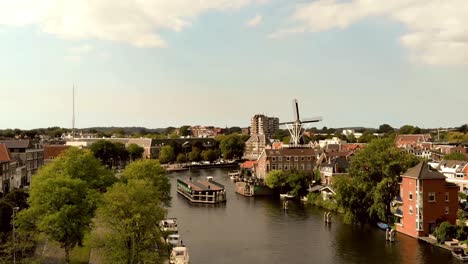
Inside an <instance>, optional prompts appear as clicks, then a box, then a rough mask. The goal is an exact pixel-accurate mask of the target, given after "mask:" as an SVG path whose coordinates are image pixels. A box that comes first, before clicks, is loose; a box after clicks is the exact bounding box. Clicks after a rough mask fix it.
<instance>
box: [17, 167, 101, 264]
mask: <svg viewBox="0 0 468 264" xmlns="http://www.w3.org/2000/svg"><path fill="white" fill-rule="evenodd" d="M97 201H98V192H97V191H96V190H93V189H90V188H89V187H88V184H87V183H86V182H85V181H83V180H81V179H78V178H72V177H70V176H69V175H66V174H64V173H61V172H57V173H56V174H55V175H49V174H45V173H44V171H43V170H41V171H40V172H39V173H38V174H37V175H35V176H34V177H33V179H32V182H31V190H30V199H29V205H30V207H29V208H28V209H26V210H24V211H21V212H20V213H19V214H18V218H22V217H27V218H29V220H32V219H34V220H33V222H34V223H35V226H36V227H37V229H38V230H39V231H40V232H43V233H45V234H46V235H47V236H48V237H49V238H50V239H52V240H54V241H57V242H58V243H60V246H61V247H62V248H64V250H65V261H66V263H70V250H71V249H73V248H74V247H75V246H76V245H80V246H81V244H82V242H83V237H84V234H85V232H86V231H88V230H89V229H90V224H91V219H92V217H93V215H94V211H95V209H96V204H97ZM20 223H21V222H20Z"/></svg>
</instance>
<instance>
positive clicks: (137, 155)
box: [127, 143, 145, 161]
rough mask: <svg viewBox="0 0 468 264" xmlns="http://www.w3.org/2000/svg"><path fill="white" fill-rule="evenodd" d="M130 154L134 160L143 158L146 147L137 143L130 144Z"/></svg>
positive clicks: (128, 149) (128, 148)
mask: <svg viewBox="0 0 468 264" xmlns="http://www.w3.org/2000/svg"><path fill="white" fill-rule="evenodd" d="M127 151H128V154H129V156H130V159H131V160H132V161H134V160H137V159H141V158H143V153H144V152H145V149H144V148H143V147H140V146H138V145H137V144H133V143H132V144H130V145H128V147H127Z"/></svg>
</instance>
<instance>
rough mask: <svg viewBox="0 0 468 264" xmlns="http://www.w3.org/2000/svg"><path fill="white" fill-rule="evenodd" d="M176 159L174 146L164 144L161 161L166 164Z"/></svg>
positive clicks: (160, 156)
mask: <svg viewBox="0 0 468 264" xmlns="http://www.w3.org/2000/svg"><path fill="white" fill-rule="evenodd" d="M174 160H175V154H174V148H173V147H172V146H164V147H162V148H161V151H160V152H159V162H161V163H162V164H166V163H169V162H173V161H174Z"/></svg>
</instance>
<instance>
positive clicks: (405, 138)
mask: <svg viewBox="0 0 468 264" xmlns="http://www.w3.org/2000/svg"><path fill="white" fill-rule="evenodd" d="M431 140H432V137H431V135H430V134H414V135H398V136H397V137H396V138H395V145H396V147H397V148H405V147H406V146H408V145H411V146H419V145H420V144H422V143H427V142H431Z"/></svg>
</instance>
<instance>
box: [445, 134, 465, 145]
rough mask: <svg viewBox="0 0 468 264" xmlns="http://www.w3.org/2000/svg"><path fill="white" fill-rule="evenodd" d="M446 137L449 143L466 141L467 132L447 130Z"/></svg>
mask: <svg viewBox="0 0 468 264" xmlns="http://www.w3.org/2000/svg"><path fill="white" fill-rule="evenodd" d="M447 139H448V141H449V142H450V143H461V142H468V134H466V133H461V132H448V133H447Z"/></svg>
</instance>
